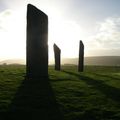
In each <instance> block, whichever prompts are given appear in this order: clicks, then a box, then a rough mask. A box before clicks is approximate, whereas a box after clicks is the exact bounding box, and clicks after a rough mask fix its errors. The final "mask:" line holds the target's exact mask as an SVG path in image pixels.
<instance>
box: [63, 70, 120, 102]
mask: <svg viewBox="0 0 120 120" xmlns="http://www.w3.org/2000/svg"><path fill="white" fill-rule="evenodd" d="M63 72H65V73H68V74H70V75H74V76H76V77H78V78H79V79H80V80H83V81H84V82H86V83H87V84H88V85H92V86H93V87H94V88H95V89H97V90H99V91H101V92H102V93H103V94H105V95H106V97H107V98H110V99H112V100H114V101H116V102H119V101H120V89H118V88H115V87H112V86H109V85H107V84H105V83H104V81H101V80H96V79H93V78H91V77H88V76H84V75H79V74H76V73H73V72H68V71H63Z"/></svg>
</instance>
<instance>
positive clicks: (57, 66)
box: [53, 44, 61, 70]
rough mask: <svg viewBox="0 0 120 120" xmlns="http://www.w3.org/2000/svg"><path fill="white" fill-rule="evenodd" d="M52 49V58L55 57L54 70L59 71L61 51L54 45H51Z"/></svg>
mask: <svg viewBox="0 0 120 120" xmlns="http://www.w3.org/2000/svg"><path fill="white" fill-rule="evenodd" d="M53 48H54V56H55V70H60V69H61V65H60V55H61V50H60V48H59V47H58V46H57V45H56V44H54V45H53Z"/></svg>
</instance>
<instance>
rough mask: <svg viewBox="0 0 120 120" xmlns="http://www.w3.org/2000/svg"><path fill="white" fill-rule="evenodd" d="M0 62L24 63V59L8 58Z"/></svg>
mask: <svg viewBox="0 0 120 120" xmlns="http://www.w3.org/2000/svg"><path fill="white" fill-rule="evenodd" d="M1 64H25V60H24V59H8V60H3V61H0V65H1Z"/></svg>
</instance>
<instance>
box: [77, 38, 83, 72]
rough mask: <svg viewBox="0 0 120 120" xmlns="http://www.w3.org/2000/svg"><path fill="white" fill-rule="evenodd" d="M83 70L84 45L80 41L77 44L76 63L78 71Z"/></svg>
mask: <svg viewBox="0 0 120 120" xmlns="http://www.w3.org/2000/svg"><path fill="white" fill-rule="evenodd" d="M83 69H84V44H83V42H82V41H81V40H80V43H79V62H78V71H79V72H83Z"/></svg>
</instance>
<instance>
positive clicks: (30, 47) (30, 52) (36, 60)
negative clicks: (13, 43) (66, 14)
mask: <svg viewBox="0 0 120 120" xmlns="http://www.w3.org/2000/svg"><path fill="white" fill-rule="evenodd" d="M26 62H27V63H26V64H27V66H26V67H27V68H26V72H27V78H39V77H47V76H48V17H47V15H46V14H45V13H43V12H42V11H40V10H39V9H37V8H36V7H34V6H33V5H31V4H28V6H27V60H26Z"/></svg>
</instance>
